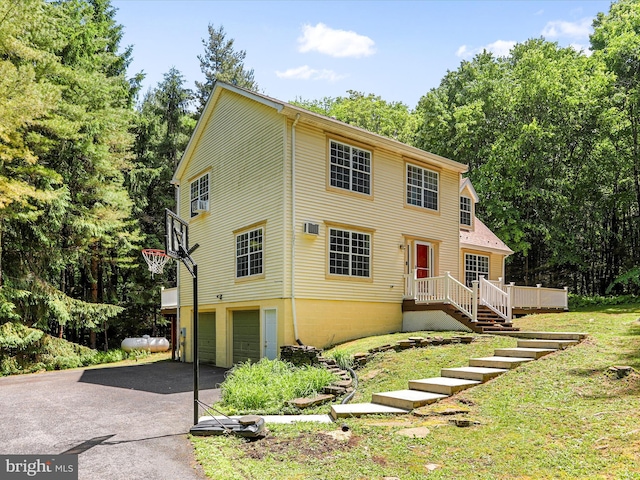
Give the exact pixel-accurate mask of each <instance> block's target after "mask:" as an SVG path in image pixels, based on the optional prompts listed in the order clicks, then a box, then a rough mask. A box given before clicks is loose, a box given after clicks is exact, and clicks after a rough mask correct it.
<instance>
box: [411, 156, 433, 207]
mask: <svg viewBox="0 0 640 480" xmlns="http://www.w3.org/2000/svg"><path fill="white" fill-rule="evenodd" d="M407 203H408V204H409V205H416V206H418V207H423V208H428V209H429V210H438V172H434V171H432V170H427V169H426V168H422V167H417V166H415V165H409V164H407Z"/></svg>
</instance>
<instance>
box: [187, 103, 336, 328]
mask: <svg viewBox="0 0 640 480" xmlns="http://www.w3.org/2000/svg"><path fill="white" fill-rule="evenodd" d="M213 100H214V102H215V103H214V109H213V111H212V112H211V115H210V116H205V117H202V118H201V121H202V122H205V127H204V131H203V133H202V136H201V137H200V140H199V141H198V143H197V147H196V148H195V150H194V151H193V154H192V156H191V157H190V158H189V163H188V165H187V167H186V168H185V171H184V173H183V174H182V177H181V178H182V179H183V180H182V181H183V185H184V187H183V188H181V189H180V212H184V213H183V214H182V215H183V216H184V217H186V218H189V209H190V204H189V202H190V182H186V181H185V179H192V178H193V179H195V178H198V177H199V174H201V173H202V172H206V173H208V174H209V213H210V214H209V215H206V216H204V218H200V217H202V215H200V216H199V217H194V219H193V220H197V221H191V222H190V224H189V242H190V244H191V245H195V244H196V243H198V244H199V245H200V248H198V249H197V250H196V251H195V252H194V253H193V257H194V259H195V260H196V261H197V263H198V270H199V276H200V278H201V280H200V287H199V288H200V291H199V300H200V303H201V304H202V305H207V304H208V305H213V304H218V303H220V298H219V297H218V295H220V294H221V293H222V294H225V296H224V299H225V300H227V299H228V298H229V297H230V296H231V293H229V292H233V299H234V301H238V302H242V301H252V302H255V301H257V300H258V299H265V298H282V297H283V295H284V294H285V290H284V289H285V285H287V284H286V282H287V280H288V276H287V275H286V273H287V272H288V270H287V271H286V272H285V268H286V265H287V264H286V263H285V262H284V261H283V251H284V250H283V249H284V236H285V232H286V229H287V228H288V227H289V222H290V220H288V221H287V223H286V225H285V216H284V214H283V205H284V204H285V193H284V185H285V181H284V178H283V175H284V168H285V165H284V163H283V162H284V159H285V146H286V139H285V136H284V134H285V119H284V118H282V115H280V114H278V113H277V112H276V111H275V110H274V109H272V108H270V107H267V106H263V105H260V104H257V103H256V102H253V101H251V100H249V99H246V98H244V97H242V96H240V95H237V94H235V93H233V92H228V91H222V93H221V94H220V98H218V99H217V101H216V99H213ZM323 151H324V152H326V148H325V149H324V150H323ZM323 166H324V167H325V170H326V162H323ZM207 169H208V171H207ZM244 185H249V187H246V186H244ZM323 187H325V188H326V185H325V184H323ZM250 192H254V193H253V194H250ZM255 192H260V194H259V195H258V194H256V193H255ZM258 227H261V228H263V235H264V239H263V246H262V248H263V252H262V255H263V258H262V262H263V265H262V272H263V273H262V275H256V276H254V277H241V278H237V277H236V268H237V266H236V247H237V246H236V235H238V234H241V233H244V232H247V231H249V230H252V229H255V228H258ZM179 271H180V304H181V305H183V306H189V305H192V304H193V301H192V298H193V290H192V281H191V276H190V275H189V273H188V271H187V270H186V269H185V268H180V270H179ZM247 279H251V281H244V280H247ZM220 332H222V330H220Z"/></svg>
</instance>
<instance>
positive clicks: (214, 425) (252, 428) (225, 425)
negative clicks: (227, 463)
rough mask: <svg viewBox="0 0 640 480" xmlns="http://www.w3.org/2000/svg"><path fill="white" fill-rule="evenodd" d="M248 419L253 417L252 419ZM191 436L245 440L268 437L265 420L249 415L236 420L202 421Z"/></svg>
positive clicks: (212, 419) (194, 427)
mask: <svg viewBox="0 0 640 480" xmlns="http://www.w3.org/2000/svg"><path fill="white" fill-rule="evenodd" d="M248 417H251V418H250V419H249V418H248ZM189 433H190V434H191V435H198V436H207V435H209V436H210V435H229V434H233V435H238V436H240V437H245V438H258V437H264V436H265V435H266V433H267V432H266V429H265V422H264V418H262V417H258V416H257V415H247V416H246V417H240V418H239V419H236V418H211V419H207V420H201V421H199V422H198V423H197V424H196V425H194V426H193V427H191V430H189Z"/></svg>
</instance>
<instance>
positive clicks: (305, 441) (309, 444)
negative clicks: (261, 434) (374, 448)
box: [240, 433, 360, 461]
mask: <svg viewBox="0 0 640 480" xmlns="http://www.w3.org/2000/svg"><path fill="white" fill-rule="evenodd" d="M359 442H360V440H359V438H358V437H356V436H355V435H351V436H350V437H349V438H346V439H344V440H343V439H336V438H334V437H333V436H332V435H329V434H326V433H302V434H300V435H298V436H297V437H293V438H279V437H274V436H271V435H267V436H266V437H265V438H263V439H261V440H256V441H252V442H247V443H245V444H244V445H242V446H241V447H240V449H241V450H242V451H243V452H244V454H245V455H246V456H247V457H249V458H252V459H254V460H261V459H263V458H265V457H267V456H268V457H271V458H273V459H274V460H279V461H284V460H286V459H290V458H297V459H298V460H300V459H303V458H314V459H321V458H325V457H327V456H330V455H331V454H332V453H333V452H335V451H345V450H350V449H352V448H354V447H356V446H357V445H358V443H359Z"/></svg>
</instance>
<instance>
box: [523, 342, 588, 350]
mask: <svg viewBox="0 0 640 480" xmlns="http://www.w3.org/2000/svg"><path fill="white" fill-rule="evenodd" d="M578 343H580V342H579V340H538V339H533V340H526V339H525V340H518V347H522V348H553V349H556V350H563V349H565V348H567V347H572V346H574V345H577V344H578Z"/></svg>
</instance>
